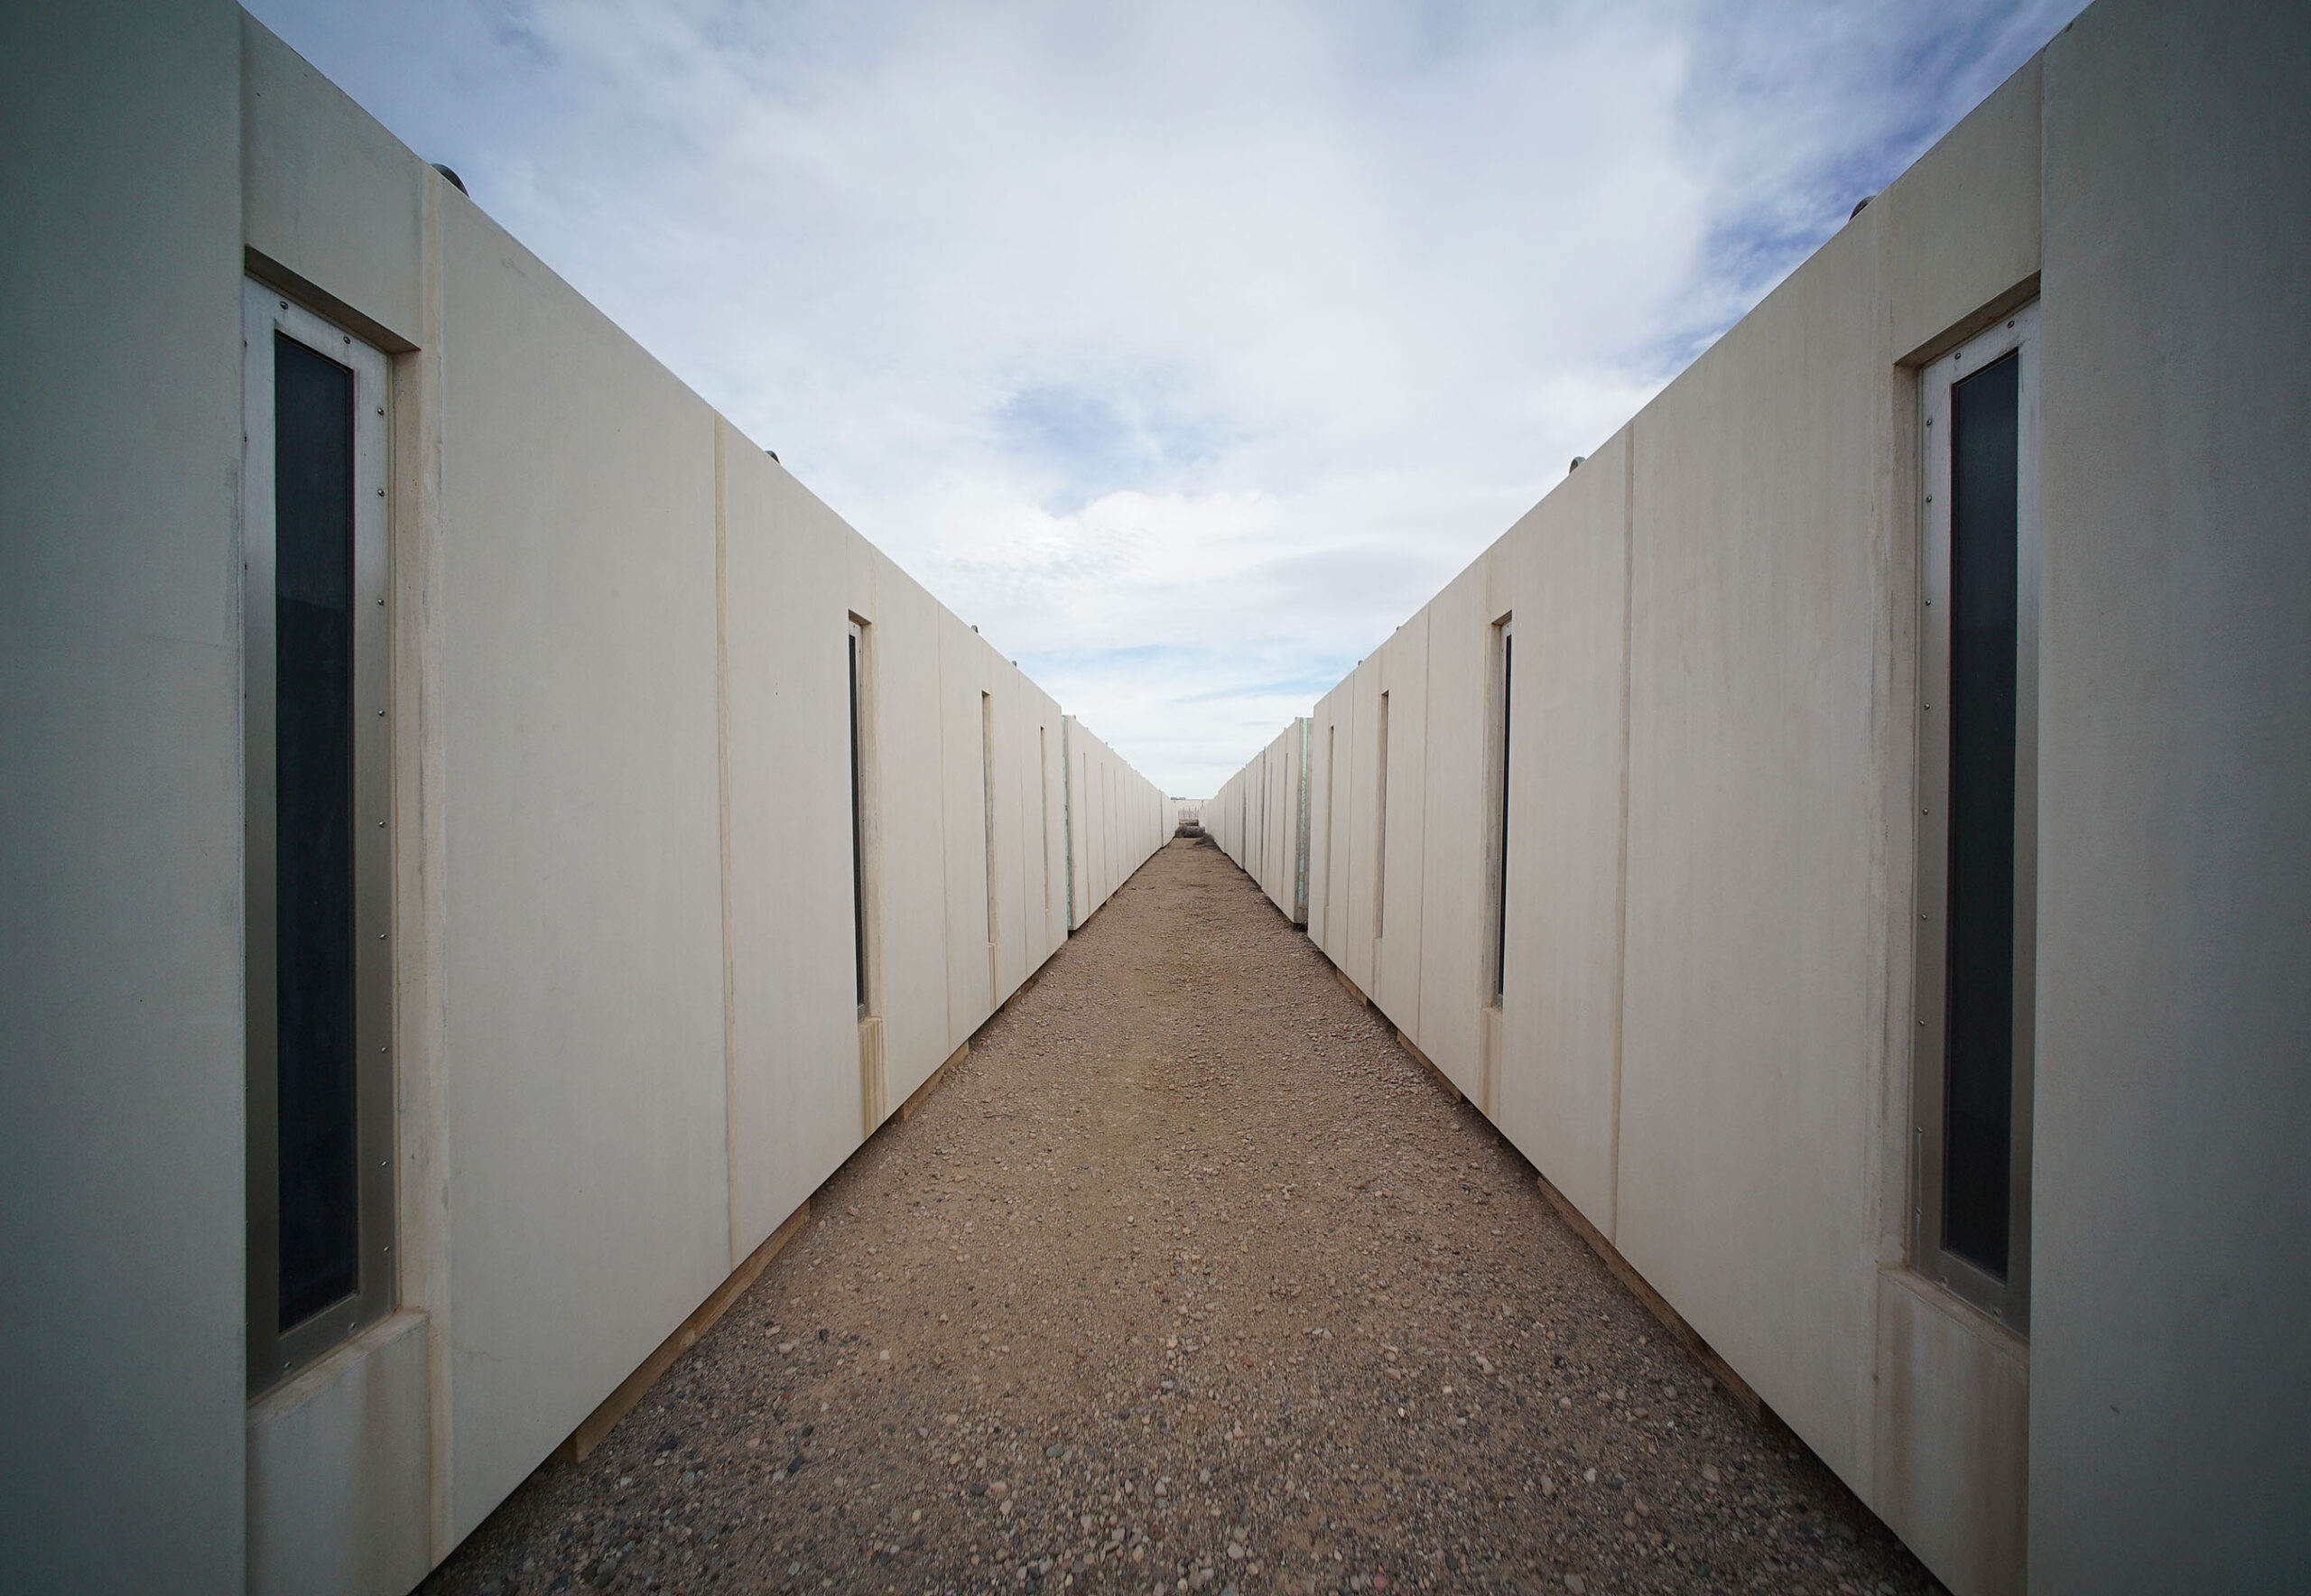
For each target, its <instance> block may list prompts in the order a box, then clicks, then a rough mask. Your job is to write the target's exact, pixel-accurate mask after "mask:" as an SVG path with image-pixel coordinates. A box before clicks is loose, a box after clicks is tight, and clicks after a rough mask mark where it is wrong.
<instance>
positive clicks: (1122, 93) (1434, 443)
mask: <svg viewBox="0 0 2311 1596" xmlns="http://www.w3.org/2000/svg"><path fill="white" fill-rule="evenodd" d="M2070 9H2073V6H2072V5H2070V4H2069V0H2051V3H2050V4H2025V5H2020V6H2019V7H2018V6H1991V5H1980V4H1976V5H1963V4H1961V5H1954V6H1950V5H1941V6H1935V7H1933V8H1930V9H1929V8H1926V7H1925V6H1922V5H1915V6H1902V5H1859V4H1839V3H1836V0H1821V3H1817V4H1812V5H1726V6H1722V7H1721V6H1707V5H1655V6H1643V5H1550V6H1511V5H1484V4H1477V3H1470V4H1462V5H1424V6H1415V5H1398V6H1387V5H1372V4H1355V3H1353V0H1350V3H1335V4H1317V3H1312V0H1276V3H1273V4H1266V5H1258V6H1246V5H1221V4H1213V3H1211V0H1165V3H1162V4H1157V3H1155V0H1127V3H1118V4H1113V5H1100V6H1083V5H1060V4H1050V5H1045V4H988V5H968V4H942V5H928V4H917V5H892V4H879V5H878V4H871V3H870V4H832V3H829V4H801V5H775V6H763V5H739V4H736V3H735V0H679V3H672V4H658V5H638V4H616V3H613V0H566V3H540V4H534V5H533V4H522V5H509V4H503V3H497V4H492V3H489V0H422V4H420V5H417V6H415V7H414V8H412V7H409V6H400V7H395V8H393V9H392V10H391V12H390V13H388V12H387V11H386V10H385V9H383V8H378V9H376V10H360V11H357V10H349V9H347V8H344V7H342V6H339V5H324V4H321V3H320V0H259V3H258V4H257V5H255V10H256V11H257V13H258V14H260V15H261V16H262V17H264V18H265V20H266V21H267V23H269V24H270V25H272V26H274V28H275V29H276V30H278V31H279V32H282V34H283V37H285V38H286V39H287V40H288V41H289V42H291V43H292V45H294V46H296V47H298V48H299V49H301V50H302V51H304V52H305V53H306V54H307V55H308V56H309V57H310V58H311V59H312V60H314V62H315V64H316V65H318V66H319V67H320V68H321V70H324V71H326V72H328V73H329V74H330V75H331V76H332V77H334V78H336V79H338V80H339V82H340V83H343V84H344V85H345V86H346V87H347V88H348V90H350V91H351V92H352V93H353V94H354V95H355V96H356V97H357V98H359V99H360V100H362V102H363V103H364V104H366V105H367V106H368V107H370V108H371V109H372V110H373V111H375V112H376V114H377V115H378V116H380V117H381V118H382V119H383V120H384V121H385V123H386V124H387V125H389V126H390V127H392V128H393V129H394V131H395V132H396V133H397V134H398V135H401V136H402V137H403V138H404V140H406V141H407V142H409V143H410V144H413V146H414V147H415V148H417V149H418V150H420V151H421V152H422V153H424V154H425V155H427V156H428V157H429V158H432V159H440V160H445V161H448V162H450V163H451V164H453V165H456V166H458V167H459V170H460V172H461V173H462V174H463V175H464V177H465V179H466V181H467V183H468V185H469V188H470V189H471V190H472V191H473V193H474V196H475V198H476V199H477V200H479V201H480V202H481V203H482V204H483V205H484V206H485V207H487V209H490V210H491V211H492V213H493V214H495V215H496V216H497V217H498V218H499V219H500V220H502V221H504V222H505V223H506V225H507V226H508V227H512V228H513V229H514V231H515V233H517V234H518V235H520V236H521V237H523V238H524V240H525V241H526V242H527V243H529V244H530V245H531V246H532V247H534V248H535V249H536V250H537V251H538V253H539V254H540V255H543V257H544V258H545V259H546V260H547V261H548V262H549V263H550V264H552V265H553V266H554V267H555V268H556V269H557V270H559V271H561V272H562V274H564V275H566V276H568V277H569V278H570V279H571V282H572V283H574V284H575V285H576V286H577V287H578V288H579V289H580V292H584V293H586V294H587V295H588V296H589V298H591V299H593V300H594V301H595V302H597V303H599V304H600V305H601V306H602V307H603V309H604V310H605V311H608V313H609V314H610V315H611V316H612V317H613V318H615V319H616V320H618V321H619V322H620V323H621V324H622V325H623V326H625V327H626V329H628V330H630V331H631V332H633V333H634V334H635V335H636V337H637V338H639V339H641V340H642V341H643V342H644V343H645V345H646V346H647V347H649V348H651V349H652V350H653V351H654V353H655V354H657V355H658V356H659V357H661V358H662V359H664V360H665V361H666V362H667V363H668V364H669V365H670V366H672V367H673V368H674V369H675V370H676V371H677V372H679V373H680V374H681V375H682V376H683V377H684V378H685V379H686V380H688V381H689V382H690V383H691V385H694V386H695V387H697V388H698V389H699V390H700V391H701V393H702V394H705V395H706V396H707V397H708V398H709V399H710V401H712V402H713V403H714V404H717V405H718V406H719V407H720V408H721V409H723V410H724V411H725V412H726V413H729V415H730V416H731V417H732V418H733V419H734V420H735V421H736V422H738V424H739V425H740V426H742V427H743V428H745V429H746V430H747V431H748V432H749V433H750V434H751V435H753V436H755V437H756V438H757V439H758V440H760V441H762V442H764V443H765V444H766V445H768V446H770V447H773V448H775V449H776V450H778V451H779V453H780V455H781V457H782V458H783V459H785V460H786V461H787V463H788V464H789V465H791V466H793V467H794V469H795V470H796V471H797V473H798V474H799V475H801V476H802V478H803V479H804V480H805V481H807V482H809V483H810V484H811V485H812V487H814V488H816V489H817V490H818V491H819V492H820V493H821V495H822V496H824V497H826V498H827V499H828V501H829V502H830V503H831V504H832V505H833V506H835V507H836V508H837V509H838V510H840V512H842V513H843V514H844V515H846V516H847V517H848V518H849V520H850V521H851V522H852V523H853V524H856V525H857V526H859V529H860V530H861V531H862V532H864V533H865V534H867V535H868V536H869V537H870V538H872V539H874V540H875V541H876V542H877V543H879V544H881V545H882V546H883V547H884V548H885V549H886V550H887V551H889V552H891V553H892V555H893V556H894V557H896V559H898V560H899V561H900V562H901V563H902V564H904V565H905V566H906V567H907V569H908V570H910V571H913V572H914V574H915V575H916V576H917V577H918V578H920V579H921V580H923V581H924V582H925V583H926V584H927V585H929V586H930V587H931V589H933V591H934V592H936V593H937V594H938V595H939V596H940V597H941V598H942V599H943V600H945V601H946V602H947V603H948V604H949V605H950V606H951V608H955V609H956V610H957V611H958V612H960V613H961V614H962V615H963V616H964V617H965V618H966V619H969V620H970V621H972V622H974V623H976V624H978V625H979V626H980V627H981V629H982V631H983V632H984V633H985V634H986V635H987V636H988V637H989V638H990V639H991V640H993V641H995V642H997V643H998V645H1000V646H1002V647H1004V648H1006V649H1007V651H1008V652H1009V653H1010V654H1012V655H1014V656H1016V657H1017V658H1019V659H1020V660H1021V661H1022V663H1025V664H1026V665H1027V666H1028V667H1029V668H1030V670H1031V671H1033V672H1034V673H1035V675H1036V676H1037V678H1038V680H1040V681H1042V682H1044V685H1045V686H1046V687H1048V688H1050V689H1051V690H1052V691H1053V692H1054V693H1055V694H1056V695H1057V696H1058V697H1059V698H1060V699H1061V701H1063V703H1065V704H1066V705H1067V706H1068V707H1069V708H1070V709H1071V710H1073V711H1075V712H1077V713H1079V714H1081V715H1082V716H1083V718H1084V719H1086V721H1087V722H1089V723H1090V724H1091V726H1092V727H1093V728H1095V729H1096V730H1098V731H1099V732H1100V734H1101V735H1102V736H1103V737H1105V738H1108V739H1109V740H1110V741H1111V742H1113V743H1114V744H1115V745H1116V747H1118V749H1119V750H1120V751H1122V752H1123V753H1124V754H1125V756H1127V757H1128V758H1130V759H1132V760H1133V761H1134V762H1135V763H1136V764H1137V765H1139V766H1141V767H1142V768H1143V769H1145V770H1146V771H1147V772H1148V773H1149V774H1150V775H1153V776H1155V777H1156V779H1157V780H1159V781H1161V782H1163V783H1164V784H1166V785H1167V786H1168V787H1170V788H1171V789H1172V790H1173V791H1176V792H1187V793H1202V792H1204V791H1207V790H1209V789H1210V788H1211V786H1213V785H1215V784H1217V783H1218V781H1220V779H1223V778H1224V776H1225V775H1227V774H1228V773H1229V772H1230V771H1232V770H1233V769H1234V768H1235V767H1236V766H1238V765H1239V764H1240V763H1241V762H1242V761H1243V759H1244V758H1245V757H1247V756H1248V755H1249V754H1250V753H1251V751H1252V750H1253V749H1255V748H1256V747H1258V746H1259V745H1260V744H1262V743H1264V742H1265V741H1266V740H1267V738H1269V737H1271V736H1272V735H1274V732H1275V731H1276V728H1278V726H1280V724H1281V723H1282V721H1283V720H1284V719H1285V718H1286V717H1288V716H1289V715H1291V714H1294V713H1298V712H1302V711H1304V710H1305V709H1306V707H1307V706H1308V704H1309V703H1310V702H1311V701H1313V699H1314V697H1315V696H1316V695H1317V693H1318V692H1319V691H1322V689H1323V686H1325V685H1328V683H1329V682H1330V681H1331V680H1332V678H1333V677H1335V676H1336V675H1337V674H1338V673H1339V672H1341V671H1342V670H1344V669H1346V668H1347V667H1348V666H1349V665H1350V664H1352V663H1354V661H1355V659H1356V658H1357V657H1358V656H1359V655H1360V654H1364V653H1365V652H1367V651H1368V650H1369V647H1370V646H1371V645H1373V644H1375V643H1377V642H1378V640H1379V639H1380V638H1381V637H1383V636H1387V634H1388V630H1389V629H1390V628H1391V627H1392V626H1395V625H1396V624H1397V622H1398V621H1400V620H1401V619H1403V618H1404V617H1405V616H1406V615H1408V614H1409V613H1410V612H1411V611H1412V610H1413V609H1415V608H1417V607H1418V606H1419V605H1420V604H1421V603H1423V602H1424V601H1425V599H1426V598H1428V597H1429V596H1430V594H1432V593H1433V592H1434V590H1435V589H1436V588H1437V587H1439V586H1440V585H1441V584H1442V583H1443V581H1444V580H1446V579H1447V578H1448V577H1450V576H1451V574H1452V572H1453V571H1456V570H1458V569H1459V568H1460V567H1461V566H1462V565H1463V564H1464V563H1466V561H1468V560H1469V559H1470V558H1471V557H1472V556H1473V555H1474V554H1475V553H1476V552H1478V551H1479V550H1480V549H1481V548H1482V547H1483V546H1484V545H1485V544H1486V543H1489V542H1490V540H1491V539H1492V538H1493V537H1495V536H1497V535H1498V534H1499V532H1500V531H1501V530H1502V529H1504V528H1505V527H1506V526H1507V525H1508V524H1509V522H1510V521H1512V520H1513V519H1514V518H1515V517H1516V516H1517V515H1518V514H1519V513H1521V512H1522V510H1523V509H1524V508H1525V507H1526V506H1528V505H1529V504H1530V503H1531V502H1532V501H1533V500H1534V499H1535V498H1536V497H1538V496H1539V495H1540V494H1541V493H1542V492H1543V491H1545V489H1546V488H1547V487H1549V486H1551V485H1552V484H1554V483H1555V481H1556V480H1557V478H1559V477H1561V476H1562V475H1563V472H1564V463H1565V461H1566V459H1568V458H1569V457H1570V456H1571V455H1573V454H1575V453H1580V452H1585V450H1587V449H1589V448H1590V447H1592V446H1593V445H1594V444H1595V443H1596V442H1597V441H1599V440H1600V439H1601V438H1602V437H1604V436H1605V435H1607V434H1608V433H1610V431H1612V430H1613V429H1614V428H1615V427H1617V426H1618V425H1619V424H1620V422H1621V421H1622V420H1623V419H1625V418H1626V417H1627V416H1628V415H1629V413H1630V412H1631V411H1633V410H1634V409H1635V408H1636V407H1637V406H1638V404H1641V403H1643V401H1644V400H1645V398H1647V396H1648V395H1649V394H1651V393H1652V392H1654V391H1655V390H1656V389H1657V386H1658V385H1659V384H1660V383H1661V382H1662V381H1663V380H1664V379H1665V378H1666V376H1669V375H1671V374H1672V372H1673V370H1674V367H1675V366H1676V365H1678V364H1681V363H1682V361H1683V360H1684V359H1685V358H1688V357H1690V355H1691V353H1692V352H1693V351H1694V349H1695V348H1698V347H1700V346H1701V344H1703V343H1704V342H1705V341H1706V340H1707V339H1709V338H1711V337H1713V336H1714V335H1715V334H1716V333H1717V332H1718V331H1719V330H1722V328H1723V326H1724V325H1725V324H1726V323H1727V322H1728V321H1729V320H1731V319H1732V318H1733V317H1735V316H1737V315H1739V314H1740V311H1742V310H1743V309H1745V308H1746V307H1747V306H1748V305H1749V304H1750V303H1753V302H1755V300H1756V298H1757V297H1758V296H1759V294H1761V293H1762V292H1764V291H1765V290H1766V289H1767V288H1768V287H1769V286H1771V284H1772V283H1773V282H1775V281H1777V280H1778V278H1779V276H1780V275H1781V274H1784V273H1786V272H1787V269H1788V268H1789V267H1790V266H1791V265H1793V264H1795V263H1796V260H1797V259H1799V258H1802V256H1803V255H1804V254H1805V252H1806V251H1807V250H1809V249H1810V248H1812V247H1813V246H1814V245H1815V244H1817V243H1818V242H1819V241H1820V240H1821V238H1823V237H1826V236H1827V234H1828V233H1829V231H1830V230H1832V228H1833V227H1834V226H1835V225H1836V224H1837V222H1838V221H1840V220H1842V218H1843V216H1844V213H1845V210H1846V209H1847V208H1848V207H1850V206H1851V204H1852V200H1854V199H1857V198H1859V197H1860V195H1861V194H1862V193H1865V192H1868V191H1870V189H1872V188H1875V187H1877V186H1879V185H1881V184H1882V183H1883V182H1884V181H1886V180H1887V179H1888V178H1889V177H1890V176H1891V175H1892V174H1893V172H1896V171H1898V169H1899V167H1900V166H1901V165H1902V164H1904V163H1905V162H1907V160H1909V159H1911V158H1913V157H1914V156H1915V155H1916V154H1917V153H1918V152H1919V151H1920V150H1921V149H1922V148H1923V147H1924V146H1925V144H1927V143H1929V142H1931V139H1932V138H1933V137H1934V136H1935V135H1938V134H1939V132H1940V131H1941V130H1942V129H1943V128H1944V127H1946V126H1947V125H1949V124H1950V123H1951V122H1952V121H1954V119H1955V118H1956V116H1959V115H1961V114H1963V111H1964V110H1965V109H1966V108H1967V107H1969V106H1971V105H1972V103H1973V102H1974V101H1975V100H1977V99H1979V98H1980V97H1981V96H1982V94H1983V93H1985V92H1987V91H1988V89H1989V88H1991V87H1994V86H1995V83H1996V82H1997V80H1998V79H2000V77H2002V76H2003V75H2004V73H2005V72H2007V71H2009V70H2011V69H2012V68H2013V67H2014V66H2015V65H2017V64H2019V61H2020V60H2022V59H2023V58H2024V57H2025V56H2026V55H2027V54H2028V51H2030V50H2032V49H2034V48H2036V46H2037V44H2039V43H2041V42H2044V40H2045V39H2046V37H2047V36H2048V35H2050V34H2051V33H2052V32H2054V31H2055V29H2056V27H2057V26H2059V25H2060V23H2061V21H2062V18H2063V16H2064V15H2065V14H2066V13H2067V11H2068V10H2070Z"/></svg>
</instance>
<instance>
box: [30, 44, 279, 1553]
mask: <svg viewBox="0 0 2311 1596" xmlns="http://www.w3.org/2000/svg"><path fill="white" fill-rule="evenodd" d="M240 50H241V45H240V20H239V14H238V13H237V11H236V10H235V9H234V8H233V7H232V6H230V5H217V4H201V3H200V0H190V3H186V4H170V5H145V4H134V3H128V4H106V3H92V4H89V5H74V6H69V7H37V6H11V7H8V8H7V9H6V10H5V13H0V141H4V142H5V146H6V148H7V149H9V150H10V151H11V152H14V157H13V158H12V159H11V160H10V161H8V162H7V163H6V171H5V176H0V208H5V215H6V217H7V222H6V225H5V227H0V338H5V348H6V349H7V363H6V370H7V376H6V381H5V385H0V393H5V407H6V409H5V425H0V706H5V707H0V717H4V718H5V755H0V818H4V819H5V829H4V831H5V837H6V838H7V844H6V848H5V860H4V861H0V1019H4V1020H5V1023H0V1037H4V1038H5V1041H0V1050H5V1056H0V1201H5V1209H6V1213H7V1220H6V1222H5V1225H4V1226H0V1369H5V1371H6V1372H5V1376H0V1393H5V1405H6V1410H7V1413H8V1415H9V1421H8V1422H9V1433H10V1434H11V1435H12V1436H14V1437H15V1438H16V1439H17V1441H18V1443H19V1444H16V1445H14V1446H12V1447H10V1448H8V1451H7V1456H6V1458H5V1461H0V1545H5V1548H6V1550H5V1566H6V1569H7V1573H6V1575H5V1578H6V1580H7V1582H9V1583H11V1584H14V1585H17V1586H20V1587H22V1588H23V1589H27V1590H48V1591H64V1590H86V1591H134V1590H175V1591H213V1592H225V1591H239V1590H240V1589H241V1588H242V1580H243V1545H242V1534H243V1528H242V1526H243V1512H242V1502H243V1495H242V1491H243V1479H244V1474H243V1445H244V1443H243V1420H244V1409H243V1393H244V1390H245V1387H246V1380H245V1363H244V1359H245V1350H244V1349H245V1342H244V1341H243V1336H242V1320H243V1314H244V1309H245V1304H246V1296H245V1293H244V1285H243V1257H244V1250H245V1243H244V1235H245V1230H244V1225H245V1215H246V1206H245V1199H244V1193H243V1186H244V1179H243V1170H244V1167H245V1157H246V1152H245V1146H244V1141H243V1118H242V1107H241V1105H242V1097H243V1090H244V1083H245V1078H246V1065H245V1062H244V1049H245V1047H246V1035H245V1031H244V1026H243V1019H242V1015H243V1008H244V1005H243V1002H242V997H241V992H242V966H241V945H242V886H241V869H242V863H241V860H242V854H241V847H240V825H241V762H240V749H239V739H238V728H239V719H240V681H239V663H238V662H239V636H240V591H239V589H240V571H239V559H238V547H239V533H238V520H237V517H238V505H237V478H238V472H239V466H240V458H241V429H240V411H241V397H240V337H241V310H240V295H241V289H240V283H241V238H240V220H241V214H240V213H241V206H240V191H239V119H240Z"/></svg>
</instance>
